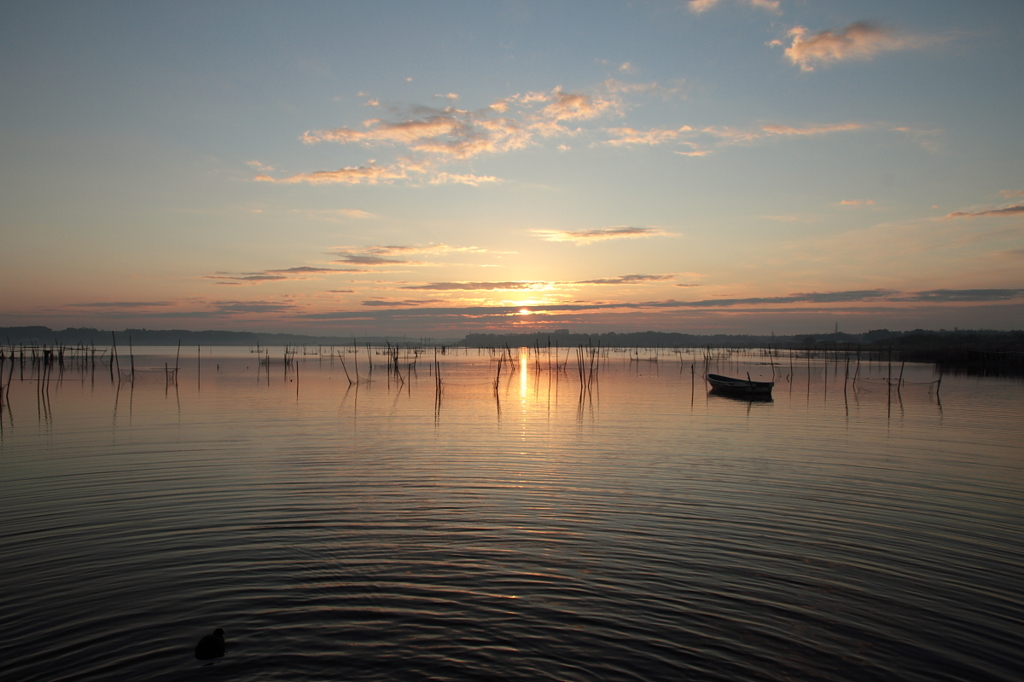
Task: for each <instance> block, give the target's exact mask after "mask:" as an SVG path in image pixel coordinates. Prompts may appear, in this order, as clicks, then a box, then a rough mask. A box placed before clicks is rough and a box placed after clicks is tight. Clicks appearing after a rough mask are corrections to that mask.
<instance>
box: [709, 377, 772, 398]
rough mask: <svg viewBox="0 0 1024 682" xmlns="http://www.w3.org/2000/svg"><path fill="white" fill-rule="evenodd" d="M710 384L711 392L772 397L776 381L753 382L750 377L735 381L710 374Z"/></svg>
mask: <svg viewBox="0 0 1024 682" xmlns="http://www.w3.org/2000/svg"><path fill="white" fill-rule="evenodd" d="M707 380H708V383H709V384H711V390H713V391H719V392H721V393H731V394H733V395H771V393H772V387H773V386H775V382H774V381H751V379H750V375H749V374H748V375H747V378H746V379H733V378H732V377H724V376H722V375H721V374H708V375H707Z"/></svg>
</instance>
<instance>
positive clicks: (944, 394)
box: [0, 348, 1024, 682]
mask: <svg viewBox="0 0 1024 682" xmlns="http://www.w3.org/2000/svg"><path fill="white" fill-rule="evenodd" d="M349 351H351V349H349ZM200 356H201V357H200ZM344 357H345V361H346V367H345V369H346V370H347V372H348V374H349V376H350V377H351V378H352V379H353V380H355V377H356V373H358V375H359V377H360V379H359V381H358V384H350V382H349V379H347V378H346V374H345V371H344V370H343V369H342V367H341V364H340V362H339V361H338V360H337V358H336V357H334V358H331V357H320V356H316V355H302V354H301V352H300V354H299V355H297V356H296V358H295V363H294V365H293V366H291V367H290V368H288V370H287V372H286V367H285V365H284V362H283V351H282V349H271V364H270V367H269V371H268V370H267V369H266V368H265V367H261V366H260V365H259V360H258V356H257V355H254V354H251V353H249V352H248V349H230V348H214V349H209V348H203V349H202V350H201V351H199V352H197V349H195V348H192V349H190V350H189V351H187V352H185V351H183V353H182V356H181V359H180V361H179V363H180V370H179V371H178V375H177V382H176V384H175V382H174V381H173V380H170V381H169V380H168V375H167V374H166V373H165V372H164V363H168V364H169V366H170V367H172V368H173V366H174V363H175V355H174V349H157V350H154V349H144V350H142V351H140V352H139V354H137V355H136V356H135V360H134V361H135V367H136V374H135V378H134V381H129V380H128V379H129V378H130V376H128V377H126V379H125V380H124V381H121V382H118V381H117V378H116V376H115V378H113V379H112V378H111V373H110V371H109V370H108V369H107V367H106V366H105V365H101V364H97V365H96V368H95V370H93V369H92V368H91V367H89V368H71V369H66V370H65V371H64V373H63V375H61V374H59V372H58V371H57V370H54V372H53V373H52V374H51V375H49V376H48V377H46V378H45V379H44V380H42V381H39V380H38V379H39V377H38V376H37V374H36V372H35V371H34V370H33V368H32V366H31V364H29V363H26V366H25V368H24V370H22V369H21V368H20V366H19V367H15V368H14V369H13V377H12V380H11V384H10V391H9V393H8V394H7V395H6V396H5V402H4V405H3V407H2V419H0V423H2V432H0V520H2V524H0V587H2V589H0V632H2V633H3V637H2V638H0V677H2V678H3V679H4V680H11V681H12V682H13V681H14V680H18V681H19V682H29V681H31V680H44V681H46V682H53V681H57V680H111V679H121V680H182V679H203V680H206V679H209V680H247V681H248V680H290V681H295V680H299V681H302V680H341V679H345V680H492V679H493V680H683V679H686V680H780V681H781V680H921V681H925V680H927V681H929V682H931V681H934V680H969V681H977V680H1007V681H1010V680H1013V681H1017V680H1020V679H1022V678H1024V662H1022V659H1024V656H1022V653H1021V651H1022V646H1021V642H1022V633H1024V530H1022V528H1024V524H1022V519H1024V476H1022V472H1024V384H1022V383H1021V382H1020V381H1019V380H1009V379H995V378H976V377H957V376H950V375H947V376H945V377H944V378H943V379H942V383H941V387H939V386H938V385H937V384H936V383H934V382H935V381H936V380H937V379H938V376H936V375H935V374H934V372H933V369H932V368H931V367H930V366H925V365H909V364H908V365H906V366H905V367H902V368H901V367H900V366H893V367H890V366H889V365H888V363H886V362H881V363H867V362H862V363H860V366H859V369H857V368H856V365H855V364H852V365H851V366H850V369H849V372H850V375H849V376H850V377H852V376H853V375H854V374H856V376H857V381H856V384H853V383H852V381H851V380H850V378H846V377H847V367H846V364H845V360H843V359H839V361H838V362H837V361H836V359H835V358H833V359H830V360H828V361H827V362H826V360H824V359H822V358H816V359H813V360H811V361H810V362H808V360H807V359H805V358H802V357H800V358H796V359H795V360H793V361H792V363H791V360H790V359H789V358H785V357H784V358H778V359H775V360H774V362H775V363H777V364H776V366H774V367H772V366H771V365H769V364H765V363H767V362H769V361H768V360H767V359H765V358H761V357H759V356H755V355H742V354H734V355H731V356H727V357H725V356H723V357H716V358H715V359H714V361H713V363H712V364H711V365H710V366H709V369H710V371H712V372H718V373H721V374H729V375H733V376H739V377H745V376H746V373H747V372H748V371H749V372H750V374H751V377H752V378H753V379H755V380H757V379H771V378H772V375H773V374H774V376H775V381H776V382H777V383H776V386H775V390H774V395H773V400H772V401H770V402H749V401H746V400H737V399H732V398H728V397H723V396H717V395H714V394H708V392H707V390H706V384H705V383H704V381H703V380H702V378H701V374H702V372H703V371H704V365H703V364H702V363H703V360H702V359H701V358H700V357H699V355H698V356H696V357H694V356H692V355H690V354H688V353H675V352H671V351H666V350H662V351H644V350H641V351H612V352H608V351H606V352H605V353H604V354H603V357H601V358H600V359H599V361H595V364H594V365H593V371H591V364H590V360H589V359H587V358H586V357H585V358H584V363H585V365H586V366H585V367H584V369H583V371H582V372H581V371H580V369H579V368H578V366H577V357H576V355H575V351H566V350H564V349H563V350H562V351H560V352H559V353H558V354H557V355H555V354H554V353H548V352H547V351H544V352H542V353H541V354H540V355H536V354H527V353H525V351H524V352H523V353H521V354H520V353H519V352H517V353H516V355H514V356H513V358H512V359H513V360H514V366H513V363H510V362H509V361H508V360H507V359H506V360H503V362H502V370H501V375H500V377H498V381H497V387H496V386H495V378H496V376H497V375H498V372H497V369H498V362H497V359H498V356H497V354H493V353H490V352H488V351H481V352H478V351H476V350H470V351H469V352H468V353H467V352H465V351H460V352H459V353H457V354H444V355H438V356H437V363H438V364H437V367H439V369H440V375H441V395H440V398H438V395H437V384H436V382H435V378H436V377H435V375H434V374H435V365H434V355H433V354H432V353H431V352H428V353H427V354H424V355H421V356H420V357H419V359H418V360H417V362H416V365H415V367H410V363H411V361H412V358H411V357H410V356H408V355H406V354H404V353H403V354H402V356H401V357H400V358H399V370H400V372H401V377H398V376H395V375H394V374H393V373H389V372H388V371H387V361H388V360H387V356H385V355H383V354H381V355H376V354H375V355H371V356H370V358H372V360H373V362H374V363H375V365H374V366H373V370H372V374H370V373H369V371H368V367H367V352H366V350H365V349H364V350H362V351H360V353H359V354H353V353H351V352H348V353H346V354H345V356H344ZM125 360H126V358H125V357H123V356H122V357H121V358H120V361H121V369H122V370H126V368H127V367H126V366H127V364H128V363H126V362H125ZM853 362H854V363H856V360H855V359H854V360H853ZM691 364H695V367H694V374H691V370H690V367H691ZM559 366H562V367H564V369H560V368H559ZM5 371H6V372H7V373H10V372H11V371H12V366H11V364H10V363H8V364H6V365H5ZM901 371H902V373H903V383H902V384H900V385H899V390H898V391H897V390H896V387H895V386H894V387H893V388H892V389H890V387H889V384H888V383H887V381H886V380H887V379H888V378H889V377H890V374H891V376H892V377H893V380H894V383H895V379H896V378H897V377H898V375H899V373H900V372H901ZM5 376H7V374H5ZM171 379H173V377H171ZM581 383H586V384H587V387H586V388H584V389H583V390H582V391H581ZM937 389H938V390H937ZM216 627H222V628H224V630H225V631H226V633H227V649H228V650H227V655H226V656H224V657H223V658H219V659H216V660H215V661H214V662H213V664H212V665H211V664H205V665H204V664H203V663H201V662H199V661H197V660H195V658H194V657H193V653H192V652H193V647H194V646H195V644H196V642H197V641H198V640H199V638H200V637H201V636H202V635H204V634H207V633H209V632H210V631H212V630H213V629H214V628H216Z"/></svg>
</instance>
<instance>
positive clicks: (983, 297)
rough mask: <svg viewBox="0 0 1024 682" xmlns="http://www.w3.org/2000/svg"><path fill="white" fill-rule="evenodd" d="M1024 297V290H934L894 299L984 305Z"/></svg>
mask: <svg viewBox="0 0 1024 682" xmlns="http://www.w3.org/2000/svg"><path fill="white" fill-rule="evenodd" d="M1021 297H1024V289H932V290H931V291H917V292H914V293H912V294H908V295H906V296H899V297H894V298H893V299H892V300H895V301H922V302H937V303H952V302H957V301H963V302H971V303H984V302H990V301H1009V300H1012V299H1015V298H1021Z"/></svg>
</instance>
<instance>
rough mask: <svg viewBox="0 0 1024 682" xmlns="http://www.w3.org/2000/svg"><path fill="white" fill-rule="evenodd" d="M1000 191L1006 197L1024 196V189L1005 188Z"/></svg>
mask: <svg viewBox="0 0 1024 682" xmlns="http://www.w3.org/2000/svg"><path fill="white" fill-rule="evenodd" d="M999 193H1000V194H1002V195H1003V198H1004V199H1009V198H1010V197H1024V189H1004V190H1001V191H1000V192H999Z"/></svg>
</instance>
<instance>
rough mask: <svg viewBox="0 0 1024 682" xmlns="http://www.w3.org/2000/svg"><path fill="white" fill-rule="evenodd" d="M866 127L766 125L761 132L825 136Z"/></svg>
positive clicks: (847, 125)
mask: <svg viewBox="0 0 1024 682" xmlns="http://www.w3.org/2000/svg"><path fill="white" fill-rule="evenodd" d="M863 127H864V125H863V124H861V123H831V124H827V125H816V126H807V127H804V128H794V127H792V126H784V125H775V124H772V125H766V126H762V127H761V130H763V131H764V132H766V133H768V134H769V135H786V136H792V135H824V134H826V133H843V132H847V131H850V130H861V129H862V128H863Z"/></svg>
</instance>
